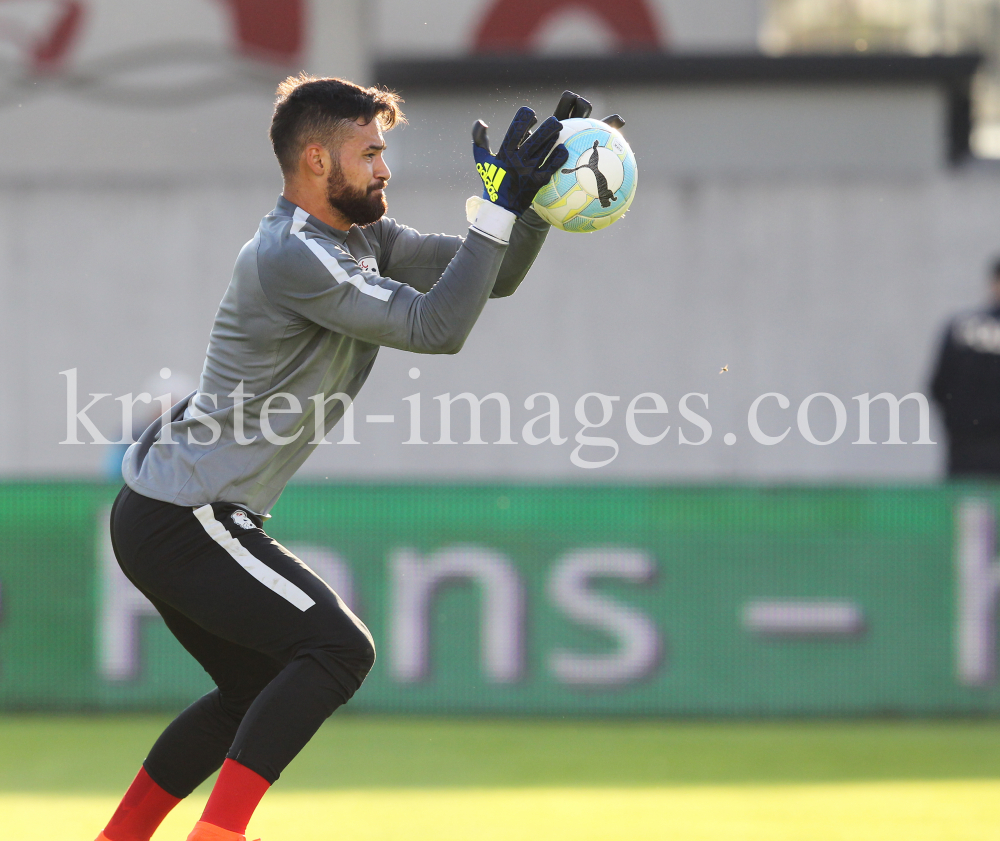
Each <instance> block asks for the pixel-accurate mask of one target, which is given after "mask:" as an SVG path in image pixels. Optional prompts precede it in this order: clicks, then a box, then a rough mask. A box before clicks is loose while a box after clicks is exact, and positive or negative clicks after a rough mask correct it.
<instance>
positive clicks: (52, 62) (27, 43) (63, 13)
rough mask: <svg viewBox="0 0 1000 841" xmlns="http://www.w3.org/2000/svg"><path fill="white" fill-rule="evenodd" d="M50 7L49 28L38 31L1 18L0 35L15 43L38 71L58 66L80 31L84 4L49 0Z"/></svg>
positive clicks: (0, 0) (30, 64) (14, 20)
mask: <svg viewBox="0 0 1000 841" xmlns="http://www.w3.org/2000/svg"><path fill="white" fill-rule="evenodd" d="M0 2H2V0H0ZM49 6H50V8H52V10H53V15H52V20H51V22H50V23H49V27H48V29H47V30H45V31H43V32H41V33H37V32H34V31H32V30H31V28H30V27H29V26H24V25H21V24H19V23H18V22H17V18H16V17H14V18H13V19H6V18H4V19H0V38H3V39H4V40H6V41H10V42H12V43H14V44H16V45H17V46H18V47H19V48H20V49H21V50H22V51H23V55H24V57H25V58H26V60H27V62H28V65H29V67H30V68H31V69H32V70H33V71H35V72H41V73H51V72H54V71H56V70H58V69H59V68H60V67H61V65H62V64H63V62H64V61H65V60H66V58H67V57H68V56H69V52H70V48H71V47H72V46H73V44H74V43H75V42H76V40H77V36H78V35H79V34H80V27H81V24H82V23H83V17H84V4H83V3H82V2H80V0H61V2H50V3H49Z"/></svg>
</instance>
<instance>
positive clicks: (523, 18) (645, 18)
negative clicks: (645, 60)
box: [474, 0, 664, 53]
mask: <svg viewBox="0 0 1000 841" xmlns="http://www.w3.org/2000/svg"><path fill="white" fill-rule="evenodd" d="M570 10H579V11H584V12H589V13H590V14H591V15H593V16H594V17H595V18H597V19H598V20H600V21H601V23H603V24H604V25H605V26H606V27H607V28H608V29H609V30H610V31H611V32H612V33H613V34H614V36H615V37H616V39H617V41H618V46H619V48H621V49H628V48H633V49H642V50H660V49H663V47H664V39H663V38H662V36H661V34H660V32H659V28H658V27H657V25H656V20H655V18H654V17H653V14H652V12H651V11H650V9H649V6H648V5H647V4H646V0H494V3H493V5H492V6H491V7H490V9H489V10H488V11H487V12H486V15H485V16H484V17H483V19H482V21H481V22H480V24H479V27H478V29H477V30H476V34H475V39H474V47H475V49H476V50H477V51H483V52H494V53H498V52H527V51H529V50H530V49H531V48H532V47H533V46H534V40H535V36H536V35H537V33H538V31H539V30H540V29H541V28H542V26H543V25H544V24H545V23H546V22H547V21H548V20H549V19H550V18H552V17H553V16H554V15H556V14H559V13H561V12H566V11H570Z"/></svg>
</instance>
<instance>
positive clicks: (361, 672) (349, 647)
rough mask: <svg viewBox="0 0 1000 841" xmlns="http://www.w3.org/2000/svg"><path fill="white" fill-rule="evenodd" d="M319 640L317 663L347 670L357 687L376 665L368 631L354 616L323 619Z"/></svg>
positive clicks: (335, 615)
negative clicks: (320, 638) (355, 681)
mask: <svg viewBox="0 0 1000 841" xmlns="http://www.w3.org/2000/svg"><path fill="white" fill-rule="evenodd" d="M321 636H322V640H321V641H320V644H319V645H318V646H317V648H318V649H319V652H321V655H320V661H321V662H324V663H325V664H328V666H327V667H328V668H333V669H338V670H347V671H348V672H350V673H351V674H352V675H353V676H354V677H355V678H356V680H357V683H358V686H360V685H361V682H362V681H363V680H364V679H365V677H367V675H368V673H369V672H370V671H371V670H372V666H374V665H375V642H374V641H373V640H372V635H371V633H369V631H368V628H366V627H365V625H364V623H363V622H361V620H360V619H358V618H357V617H355V616H354V615H353V614H350V613H344V612H343V611H339V610H338V611H336V612H331V614H330V615H329V616H328V617H326V620H325V621H324V623H323V632H322V635H321Z"/></svg>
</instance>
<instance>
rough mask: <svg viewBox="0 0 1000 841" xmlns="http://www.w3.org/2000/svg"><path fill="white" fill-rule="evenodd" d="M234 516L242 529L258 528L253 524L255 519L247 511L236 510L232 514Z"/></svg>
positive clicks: (235, 521)
mask: <svg viewBox="0 0 1000 841" xmlns="http://www.w3.org/2000/svg"><path fill="white" fill-rule="evenodd" d="M232 517H233V522H234V523H236V525H238V526H239V527H240V528H241V529H247V530H250V529H255V528H257V527H256V526H255V525H254V524H253V520H251V519H250V518H249V517H248V516H247V515H246V512H245V511H234V512H233V514H232Z"/></svg>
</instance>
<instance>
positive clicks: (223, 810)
mask: <svg viewBox="0 0 1000 841" xmlns="http://www.w3.org/2000/svg"><path fill="white" fill-rule="evenodd" d="M270 787H271V784H270V783H269V782H268V781H267V780H265V779H264V778H263V777H262V776H261V775H260V774H256V773H254V772H253V771H251V770H250V769H249V768H247V767H246V766H245V765H240V763H239V762H234V761H233V760H231V759H227V760H226V761H225V762H223V763H222V770H221V771H220V772H219V779H217V780H216V781H215V787H214V788H213V789H212V794H211V795H210V796H209V798H208V803H207V804H206V805H205V811H204V812H203V813H202V815H201V819H202V820H203V821H204V822H205V823H210V824H212V825H213V826H220V827H222V828H223V829H228V830H229V831H230V832H237V833H239V834H240V835H242V834H243V833H245V832H246V831H247V824H248V823H250V816H251V815H252V814H253V810H254V809H256V808H257V804H258V803H260V799H261V798H262V797H263V796H264V793H265V792H266V791H267V790H268V789H269V788H270Z"/></svg>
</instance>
